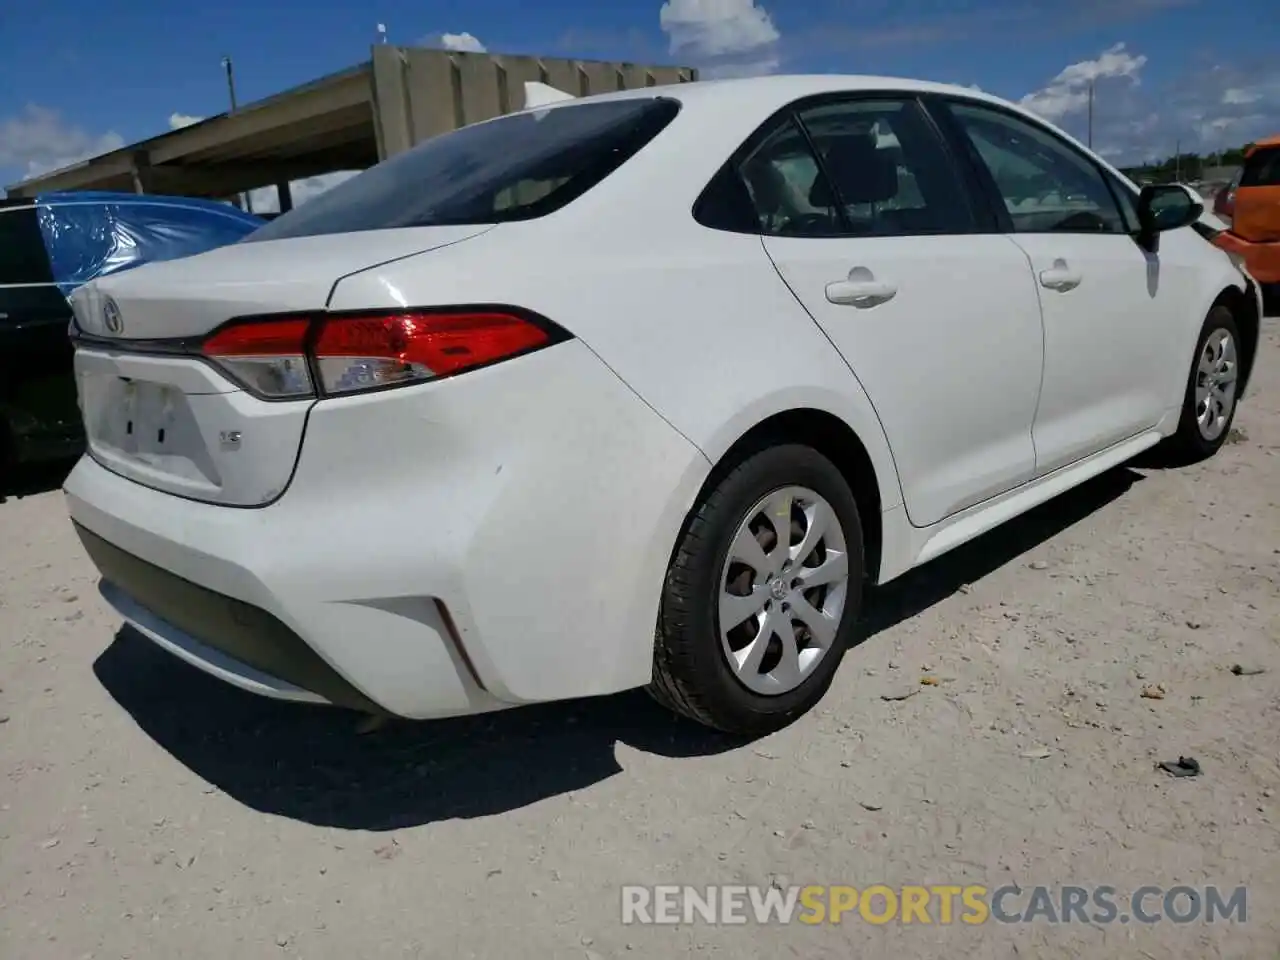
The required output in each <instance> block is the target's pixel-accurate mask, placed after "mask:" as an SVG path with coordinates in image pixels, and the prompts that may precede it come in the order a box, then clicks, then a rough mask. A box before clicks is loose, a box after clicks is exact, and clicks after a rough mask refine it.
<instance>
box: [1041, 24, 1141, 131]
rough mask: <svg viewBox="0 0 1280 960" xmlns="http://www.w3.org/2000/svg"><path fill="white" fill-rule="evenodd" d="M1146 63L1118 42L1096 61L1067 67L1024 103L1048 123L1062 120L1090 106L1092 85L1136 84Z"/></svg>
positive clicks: (1083, 61) (1085, 61)
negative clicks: (1111, 81)
mask: <svg viewBox="0 0 1280 960" xmlns="http://www.w3.org/2000/svg"><path fill="white" fill-rule="evenodd" d="M1146 63H1147V58H1146V56H1145V55H1143V54H1139V55H1138V56H1134V55H1133V54H1131V53H1129V51H1128V50H1126V49H1125V45H1124V44H1123V43H1117V44H1115V45H1114V46H1111V47H1108V48H1107V49H1106V50H1104V51H1103V52H1102V54H1101V55H1100V56H1099V57H1098V58H1097V59H1096V60H1082V61H1080V62H1079V63H1073V64H1071V65H1070V66H1068V67H1065V68H1064V69H1063V70H1062V72H1061V73H1059V74H1058V75H1057V76H1056V77H1054V78H1053V79H1052V80H1050V81H1049V83H1048V85H1046V86H1045V87H1044V88H1043V89H1041V90H1036V91H1035V92H1034V93H1029V94H1027V95H1026V96H1025V97H1023V98H1022V100H1021V103H1022V105H1023V106H1024V107H1026V108H1027V109H1028V110H1031V111H1032V112H1034V113H1038V114H1039V115H1040V116H1042V117H1044V118H1045V119H1046V120H1060V119H1061V118H1062V117H1065V116H1067V115H1068V114H1072V113H1077V112H1079V111H1081V110H1084V109H1085V108H1086V107H1088V105H1089V84H1091V83H1096V82H1097V81H1099V80H1107V79H1119V78H1125V79H1128V80H1131V81H1132V82H1134V83H1137V82H1138V79H1139V77H1138V75H1139V73H1140V72H1141V70H1142V68H1143V67H1144V66H1146Z"/></svg>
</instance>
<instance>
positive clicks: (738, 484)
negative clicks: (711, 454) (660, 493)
mask: <svg viewBox="0 0 1280 960" xmlns="http://www.w3.org/2000/svg"><path fill="white" fill-rule="evenodd" d="M863 569H864V567H863V549H862V525H861V522H860V519H859V516H858V508H857V504H856V503H855V501H854V497H853V493H852V492H851V491H850V489H849V484H848V483H847V482H846V481H845V479H844V477H843V476H842V475H841V473H840V471H839V470H838V469H836V467H835V465H834V464H832V463H831V461H830V460H828V459H827V458H826V457H824V456H823V455H822V454H820V453H819V452H818V451H816V450H814V449H813V448H811V447H807V446H800V445H796V444H785V445H781V446H776V447H770V448H768V449H765V450H762V451H760V452H758V453H755V454H754V455H752V456H749V457H747V458H746V459H744V460H743V461H742V462H740V463H739V464H738V465H737V466H736V467H734V468H733V469H732V470H730V471H729V472H728V473H727V474H725V475H724V476H723V478H722V479H720V480H719V482H718V483H716V484H715V486H714V487H713V488H712V489H711V490H710V492H709V493H707V494H706V495H705V496H704V497H703V498H702V499H701V500H700V501H699V503H698V505H697V506H696V507H695V508H694V511H693V513H692V515H691V517H690V519H689V522H688V523H687V524H686V526H685V530H684V533H683V535H682V537H681V540H680V542H679V544H678V545H677V547H676V550H675V554H674V556H673V558H672V561H671V566H670V569H669V570H668V573H667V580H666V585H665V588H664V590H663V595H662V609H661V613H660V615H659V618H658V629H657V634H656V638H655V648H654V669H653V681H652V683H651V684H650V687H649V692H650V693H651V694H652V695H653V696H654V697H655V699H657V700H658V701H659V702H661V703H663V704H664V705H666V706H668V707H670V708H671V709H673V710H675V711H677V712H678V713H682V714H684V715H686V716H688V717H691V718H693V719H695V720H697V721H699V722H701V723H704V724H706V725H707V726H711V727H715V728H717V729H719V730H723V731H726V732H729V733H734V734H742V735H748V736H757V735H761V734H764V733H768V732H770V731H772V730H775V729H778V728H780V727H783V726H786V725H787V724H788V723H790V722H791V721H792V720H794V719H795V718H796V717H799V716H800V715H802V714H803V713H805V712H807V711H808V710H809V709H810V708H811V707H813V705H814V704H816V703H817V702H818V701H819V700H820V699H821V698H822V696H823V694H824V693H826V691H827V688H828V687H829V686H830V684H831V679H832V677H833V675H834V674H835V671H836V668H837V667H838V666H839V665H840V659H841V657H842V656H843V655H844V651H845V649H846V647H847V646H848V645H849V641H850V637H851V635H852V632H853V630H854V627H855V624H856V621H857V617H858V613H859V609H860V607H861V600H862V580H863Z"/></svg>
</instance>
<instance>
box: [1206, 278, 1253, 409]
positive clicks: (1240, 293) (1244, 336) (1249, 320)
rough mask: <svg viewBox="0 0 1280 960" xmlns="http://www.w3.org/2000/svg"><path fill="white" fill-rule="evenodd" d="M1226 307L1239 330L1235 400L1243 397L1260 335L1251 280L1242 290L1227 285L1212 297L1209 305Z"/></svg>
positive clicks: (1251, 371) (1247, 385)
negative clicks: (1239, 349) (1238, 381)
mask: <svg viewBox="0 0 1280 960" xmlns="http://www.w3.org/2000/svg"><path fill="white" fill-rule="evenodd" d="M1220 306H1221V307H1226V308H1227V309H1228V310H1230V311H1231V315H1232V316H1233V317H1234V318H1235V321H1236V326H1237V327H1238V328H1239V330H1240V348H1241V353H1242V354H1243V356H1242V357H1241V358H1240V385H1239V388H1238V389H1237V390H1236V397H1237V400H1240V399H1243V398H1244V396H1245V391H1246V390H1247V389H1248V387H1249V377H1250V375H1251V374H1252V373H1253V364H1254V360H1255V359H1256V358H1257V356H1258V343H1259V339H1260V337H1261V335H1262V317H1261V315H1260V314H1259V311H1258V294H1257V289H1256V287H1255V286H1254V284H1253V281H1249V282H1248V284H1247V285H1246V287H1245V289H1244V290H1241V289H1240V288H1239V287H1235V286H1231V287H1227V288H1226V289H1225V290H1223V291H1222V292H1221V293H1219V294H1218V296H1217V297H1216V298H1215V299H1214V301H1213V305H1212V306H1211V307H1210V309H1211V310H1212V309H1213V307H1220Z"/></svg>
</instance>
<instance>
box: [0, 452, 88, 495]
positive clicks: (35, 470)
mask: <svg viewBox="0 0 1280 960" xmlns="http://www.w3.org/2000/svg"><path fill="white" fill-rule="evenodd" d="M75 465H76V462H75V461H74V460H66V461H56V462H51V463H39V464H30V465H26V464H24V465H22V466H18V467H7V468H6V467H0V503H5V502H6V501H8V500H11V499H16V500H20V499H22V498H23V497H33V496H35V495H36V494H38V493H48V492H49V491H51V490H57V489H59V488H60V487H61V486H62V484H63V482H64V481H65V480H66V479H67V474H69V473H71V468H72V467H74V466H75Z"/></svg>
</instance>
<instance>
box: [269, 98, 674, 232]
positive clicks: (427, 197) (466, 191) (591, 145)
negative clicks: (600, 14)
mask: <svg viewBox="0 0 1280 960" xmlns="http://www.w3.org/2000/svg"><path fill="white" fill-rule="evenodd" d="M679 109H680V107H679V104H677V103H676V101H674V100H669V99H664V98H657V97H646V98H641V99H634V100H630V99H628V100H611V101H604V102H601V103H584V104H570V105H566V106H557V107H551V108H548V109H543V110H535V111H531V112H525V113H517V114H512V115H511V116H507V117H501V118H499V119H497V120H491V121H489V122H488V123H480V124H476V125H474V126H470V127H463V128H461V129H459V130H455V131H453V132H451V133H446V134H443V135H441V136H438V137H434V138H432V139H430V140H427V141H425V142H424V143H421V144H419V145H418V146H416V147H414V148H413V149H412V150H408V151H406V152H405V153H402V154H398V155H397V156H394V157H392V158H391V159H389V160H386V161H384V162H383V163H380V164H378V165H377V166H376V167H372V168H370V169H369V170H366V171H365V172H364V173H362V174H360V175H359V176H357V177H352V178H351V179H350V180H347V181H345V182H344V183H341V184H339V185H338V186H336V187H334V188H333V189H332V190H330V191H328V192H326V193H323V194H321V195H320V196H319V197H317V198H315V199H314V200H310V201H308V202H307V203H306V204H305V205H304V206H301V207H299V208H298V209H296V210H293V211H290V212H289V213H286V214H285V215H284V216H282V217H279V218H278V219H276V220H273V221H272V222H270V223H268V224H267V225H266V226H264V227H262V228H261V229H259V230H256V231H255V232H254V233H252V234H250V235H249V236H248V237H246V238H245V240H246V242H253V241H255V240H280V239H284V238H287V237H309V236H316V235H318V234H327V233H351V232H354V231H358V230H387V229H392V228H395V227H427V226H442V225H446V224H460V223H467V224H469V223H501V222H504V221H508V220H530V219H533V218H535V217H541V216H545V215H546V214H548V213H551V212H552V211H554V210H558V209H559V208H561V207H563V206H564V205H565V204H567V203H569V202H570V201H572V200H573V199H575V198H576V197H580V196H581V195H582V194H584V193H585V192H586V191H588V190H590V189H591V188H592V187H593V186H595V185H596V184H598V183H599V182H600V181H601V180H603V179H604V178H605V177H607V176H608V175H609V174H611V173H612V172H613V171H615V170H616V169H618V167H620V166H621V165H622V164H623V163H625V162H626V161H627V160H628V159H629V158H631V157H632V156H634V155H635V154H636V152H637V151H639V150H640V149H641V148H642V147H644V146H645V144H647V143H648V142H649V141H650V140H652V139H653V138H654V137H655V136H657V135H658V133H659V132H661V131H662V129H663V128H664V127H666V125H667V124H669V123H670V122H671V120H672V119H673V118H674V117H675V115H676V114H677V113H678V112H679Z"/></svg>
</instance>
